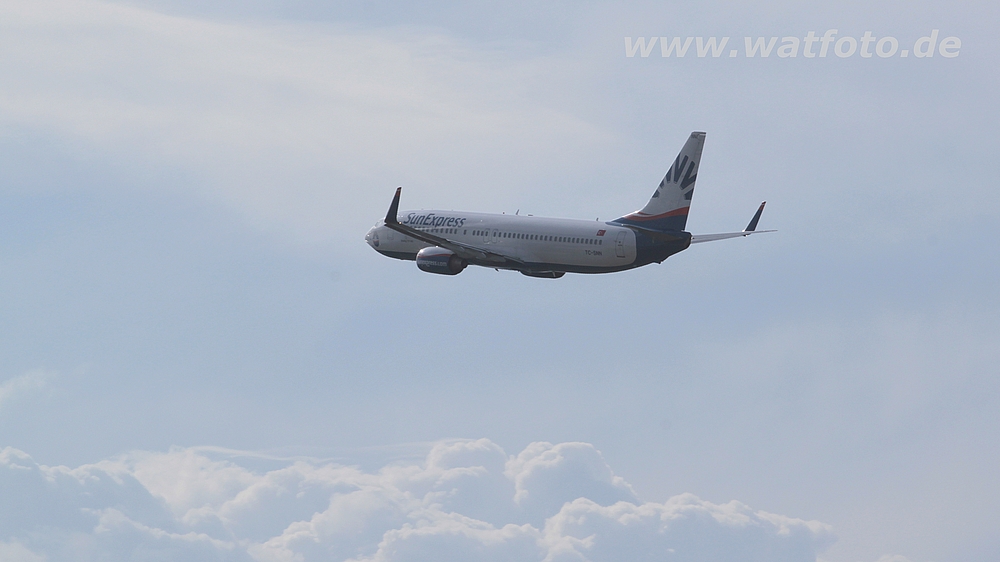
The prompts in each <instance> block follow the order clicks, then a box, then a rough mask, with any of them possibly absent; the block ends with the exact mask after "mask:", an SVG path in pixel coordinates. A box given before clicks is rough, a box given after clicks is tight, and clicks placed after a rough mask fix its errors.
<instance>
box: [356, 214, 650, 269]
mask: <svg viewBox="0 0 1000 562" xmlns="http://www.w3.org/2000/svg"><path fill="white" fill-rule="evenodd" d="M398 217H399V222H400V223H401V224H404V225H407V226H410V227H412V228H415V229H418V230H421V231H425V232H427V233H429V234H434V235H436V236H440V237H443V238H447V239H449V240H452V241H455V242H459V243H465V244H469V245H472V246H476V247H480V248H484V249H490V250H493V251H496V252H498V253H502V254H504V255H508V256H511V257H513V258H516V259H518V260H520V261H522V262H524V263H526V264H530V265H531V267H532V268H533V269H537V270H553V271H576V272H581V273H587V272H593V273H600V272H607V271H619V270H622V269H630V268H631V267H635V265H634V264H635V261H636V236H635V233H634V232H633V231H632V230H631V229H629V228H625V227H621V226H617V225H612V224H607V223H604V222H598V221H587V220H576V219H554V218H544V217H533V216H530V215H529V216H518V215H496V214H489V213H470V212H462V211H402V212H400V213H399V214H398ZM365 241H366V242H368V244H369V245H370V246H371V247H372V248H374V249H375V250H376V251H378V252H379V253H382V254H384V255H387V256H390V257H394V258H398V259H409V260H412V259H416V255H417V252H419V251H420V250H421V249H423V248H427V247H430V246H432V245H431V244H428V243H426V242H423V241H420V240H416V239H414V238H411V237H409V236H406V235H404V234H401V233H399V232H396V231H394V230H392V229H390V228H388V227H386V226H385V223H384V221H379V222H378V224H376V225H375V226H374V227H373V228H372V229H371V230H369V231H368V234H367V235H366V236H365ZM479 265H489V266H491V267H492V266H493V265H492V264H486V263H483V264H479ZM499 267H503V266H499Z"/></svg>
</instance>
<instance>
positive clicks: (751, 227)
mask: <svg viewBox="0 0 1000 562" xmlns="http://www.w3.org/2000/svg"><path fill="white" fill-rule="evenodd" d="M766 204H767V201H764V202H763V203H761V204H760V207H758V208H757V213H755V214H754V216H753V218H752V219H750V224H748V225H747V227H746V228H745V229H743V231H742V232H724V233H722V234H695V235H693V236H691V243H692V244H697V243H698V242H712V241H714V240H725V239H726V238H739V237H740V236H750V235H751V234H760V233H762V232H777V231H776V230H757V222H758V221H760V214H761V213H763V212H764V205H766Z"/></svg>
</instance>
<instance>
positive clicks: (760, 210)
mask: <svg viewBox="0 0 1000 562" xmlns="http://www.w3.org/2000/svg"><path fill="white" fill-rule="evenodd" d="M396 195H397V197H398V196H399V193H397V194H396ZM764 205H767V201H764V202H763V203H761V204H760V207H757V213H756V214H755V215H754V216H753V218H752V219H750V224H748V225H747V227H746V228H744V229H743V232H753V231H754V230H757V221H759V220H760V214H761V213H763V212H764Z"/></svg>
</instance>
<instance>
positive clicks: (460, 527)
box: [0, 439, 833, 562]
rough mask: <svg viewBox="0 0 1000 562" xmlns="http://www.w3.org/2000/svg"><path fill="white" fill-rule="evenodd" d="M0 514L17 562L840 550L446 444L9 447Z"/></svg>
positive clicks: (599, 467) (603, 471) (757, 520)
mask: <svg viewBox="0 0 1000 562" xmlns="http://www.w3.org/2000/svg"><path fill="white" fill-rule="evenodd" d="M262 464H268V465H271V468H270V469H267V470H260V469H256V470H255V469H254V468H253V466H254V465H257V466H260V465H262ZM0 503H2V504H3V505H5V506H7V509H4V510H0V530H2V533H3V536H0V554H3V555H4V556H5V559H13V560H93V559H117V560H126V559H129V560H154V559H155V560H161V559H174V560H179V559H184V560H252V561H257V562H271V561H273V562H305V561H310V560H338V561H345V562H376V561H378V562H389V561H395V562H399V561H408V560H413V561H416V560H440V561H450V560H487V561H488V560H498V561H499V560H522V561H529V560H537V561H545V562H556V561H586V560H592V561H599V560H679V561H680V560H690V561H697V560H706V561H707V560H716V561H717V560H742V561H747V560H762V561H763V560H768V561H771V562H775V561H806V560H808V561H813V560H815V559H816V555H817V553H818V552H820V551H821V550H822V549H823V548H825V547H826V546H827V545H828V544H830V543H831V542H832V540H833V535H832V531H831V529H830V527H829V526H828V525H826V524H823V523H820V522H818V521H804V520H801V519H795V518H792V517H786V516H784V515H776V514H772V513H766V512H763V511H754V510H753V509H751V508H750V507H749V506H746V505H744V504H742V503H740V502H737V501H732V502H729V503H726V504H713V503H710V502H707V501H704V500H701V499H699V498H697V497H696V496H694V495H691V494H682V495H679V496H675V497H672V498H670V499H668V500H667V501H665V502H663V503H655V502H642V501H640V500H639V499H638V498H637V497H636V494H635V492H634V491H633V490H632V488H631V487H630V486H629V485H628V483H626V482H625V481H624V480H623V479H622V478H620V477H618V476H615V475H614V473H613V472H612V470H611V468H610V467H609V466H608V465H607V463H606V462H605V460H604V458H603V457H602V455H601V453H600V452H599V451H598V450H597V449H595V448H594V447H593V446H592V445H590V444H587V443H560V444H557V445H553V444H550V443H533V444H531V445H529V446H528V447H527V448H526V449H525V450H524V451H521V452H520V453H519V454H517V455H513V456H508V455H507V454H506V453H505V452H504V451H503V450H502V449H501V448H500V447H499V446H497V445H496V444H494V443H492V442H490V441H489V440H486V439H480V440H476V441H446V442H440V443H437V444H435V445H433V447H432V448H431V450H430V452H429V453H428V454H427V456H426V458H424V459H423V460H422V461H420V462H393V463H390V464H387V465H385V466H383V467H382V468H380V469H378V470H377V471H364V470H362V469H361V468H358V467H353V466H344V465H341V464H336V463H331V462H327V461H321V460H316V459H273V458H270V459H263V460H262V458H261V457H259V456H255V455H252V454H249V453H247V454H242V453H233V452H220V451H219V450H215V449H210V448H187V449H184V448H173V449H171V450H170V451H167V452H164V453H157V452H144V451H137V452H132V453H129V454H126V455H123V456H121V457H118V458H115V459H109V460H104V461H101V462H98V463H95V464H88V465H83V466H80V467H77V468H69V467H65V466H55V467H50V466H44V465H40V464H38V463H37V462H35V461H34V460H33V459H32V458H31V457H30V456H29V455H28V454H26V453H24V452H22V451H19V450H16V449H13V448H10V447H8V448H5V449H3V450H2V451H0Z"/></svg>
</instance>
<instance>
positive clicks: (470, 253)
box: [385, 187, 524, 265]
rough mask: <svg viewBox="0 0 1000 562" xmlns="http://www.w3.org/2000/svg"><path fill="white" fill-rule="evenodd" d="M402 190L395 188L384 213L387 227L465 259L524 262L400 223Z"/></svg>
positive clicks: (496, 262) (498, 263) (499, 262)
mask: <svg viewBox="0 0 1000 562" xmlns="http://www.w3.org/2000/svg"><path fill="white" fill-rule="evenodd" d="M402 191H403V188H402V187H397V188H396V195H395V196H394V197H393V198H392V203H391V204H390V205H389V211H388V212H387V213H386V214H385V226H386V227H387V228H391V229H393V230H395V231H396V232H399V233H400V234H404V235H406V236H409V237H410V238H414V239H417V240H420V241H421V242H427V243H428V244H434V245H435V246H439V247H441V248H445V249H447V250H451V251H452V252H455V254H457V255H458V256H459V257H462V258H465V259H476V260H482V261H487V262H492V263H495V264H497V265H502V264H504V263H507V262H514V263H518V264H522V265H523V264H524V262H523V261H521V260H519V259H517V258H514V257H511V256H508V255H506V254H501V253H499V252H494V251H493V250H488V249H486V248H479V247H477V246H473V245H471V244H466V243H464V242H456V241H454V240H448V239H447V238H443V237H441V236H436V235H434V234H431V233H429V232H425V231H423V230H420V229H417V228H413V227H412V226H406V225H405V224H402V223H400V222H399V219H398V218H397V217H396V215H397V214H398V213H399V194H400V192H402Z"/></svg>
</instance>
